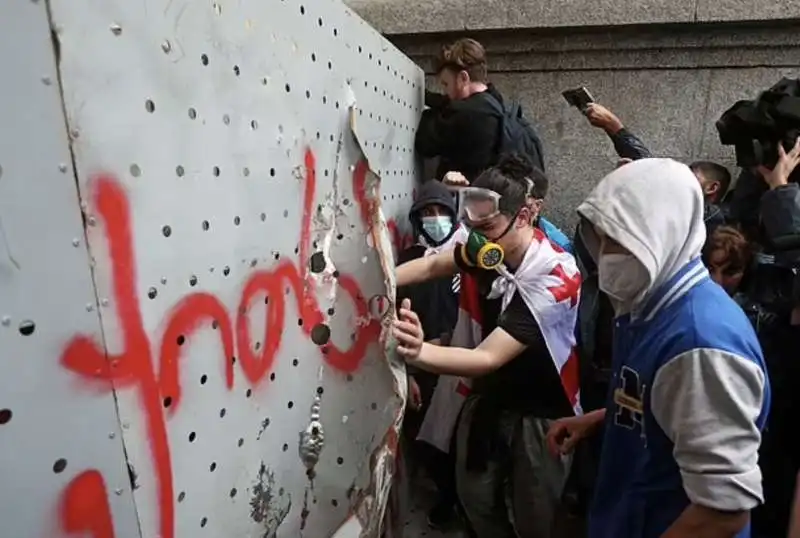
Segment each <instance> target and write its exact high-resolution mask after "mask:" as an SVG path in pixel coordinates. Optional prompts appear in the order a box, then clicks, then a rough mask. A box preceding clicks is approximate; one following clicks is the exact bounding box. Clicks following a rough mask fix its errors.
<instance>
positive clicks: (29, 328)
mask: <svg viewBox="0 0 800 538" xmlns="http://www.w3.org/2000/svg"><path fill="white" fill-rule="evenodd" d="M35 330H36V324H35V323H34V322H33V321H31V320H25V321H23V322H22V323H20V324H19V333H20V334H21V335H22V336H30V335H32V334H33V333H34V331H35Z"/></svg>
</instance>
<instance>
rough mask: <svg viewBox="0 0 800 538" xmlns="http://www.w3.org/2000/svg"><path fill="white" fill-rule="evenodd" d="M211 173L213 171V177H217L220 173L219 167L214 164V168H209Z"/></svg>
mask: <svg viewBox="0 0 800 538" xmlns="http://www.w3.org/2000/svg"><path fill="white" fill-rule="evenodd" d="M211 173H213V174H214V177H219V175H220V173H221V171H220V169H219V166H215V167H214V168H212V169H211Z"/></svg>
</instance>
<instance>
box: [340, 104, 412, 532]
mask: <svg viewBox="0 0 800 538" xmlns="http://www.w3.org/2000/svg"><path fill="white" fill-rule="evenodd" d="M349 112H350V130H351V132H352V134H353V139H354V140H355V142H356V146H357V148H358V149H359V152H360V154H361V159H363V161H364V162H365V163H366V165H367V177H366V189H365V191H366V196H367V199H369V200H370V201H371V202H374V203H373V204H370V207H369V212H368V218H369V221H370V222H369V223H368V234H369V237H370V238H371V239H372V245H373V248H375V249H376V251H377V254H378V260H379V262H380V265H381V269H382V272H383V279H384V287H385V291H386V297H387V298H388V299H389V303H390V308H389V311H388V312H387V314H386V315H385V316H383V318H382V319H381V334H380V342H381V345H382V349H383V354H384V357H385V359H386V362H387V364H388V366H389V370H390V372H391V373H392V376H393V378H394V383H393V387H394V393H395V395H397V396H399V397H400V405H399V406H398V409H397V413H396V414H395V416H394V420H393V422H392V424H391V426H390V427H389V429H388V430H387V431H386V432H385V434H384V435H383V438H382V439H381V442H380V443H379V444H378V447H377V448H376V449H375V450H374V451H373V453H372V454H371V456H370V462H369V468H370V481H369V485H368V486H367V487H366V488H365V489H363V490H360V491H355V492H353V496H352V498H351V511H350V514H351V515H350V517H348V519H347V520H346V521H345V522H344V523H343V524H342V526H341V527H340V528H339V530H337V531H336V532H335V533H334V535H333V536H335V537H339V538H345V537H348V538H349V537H351V536H355V535H354V534H353V532H354V531H356V528H354V523H355V521H353V520H354V519H356V520H357V522H358V525H357V527H358V530H357V532H358V533H359V534H358V535H359V536H360V537H361V538H374V537H376V536H379V535H380V531H381V528H382V525H383V521H384V515H385V512H386V507H387V504H388V501H389V493H390V491H391V486H392V478H393V477H394V474H395V460H396V455H397V449H398V439H399V436H400V428H401V425H402V421H403V413H404V411H405V403H406V397H407V392H408V387H407V377H406V370H405V363H403V362H402V361H401V360H400V359H399V358H398V357H397V355H396V354H395V353H394V348H395V347H394V346H395V344H394V342H393V341H392V339H391V323H392V321H393V319H394V314H393V312H394V310H395V309H394V304H395V301H396V282H395V275H394V266H393V264H394V255H393V253H392V243H391V238H390V234H389V228H388V226H387V224H386V219H385V217H384V215H383V211H382V210H381V206H380V200H381V198H380V195H379V189H380V180H381V178H380V176H379V175H378V174H377V173H375V171H374V169H373V167H372V165H371V163H370V161H369V159H368V157H367V153H366V152H365V151H364V146H363V145H362V143H361V141H360V139H359V136H358V128H357V125H356V117H357V108H356V106H355V103H353V102H351V103H350V108H349Z"/></svg>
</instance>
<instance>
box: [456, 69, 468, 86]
mask: <svg viewBox="0 0 800 538" xmlns="http://www.w3.org/2000/svg"><path fill="white" fill-rule="evenodd" d="M456 79H457V80H458V82H460V83H461V84H465V85H466V84H469V83H470V82H471V81H470V78H469V73H467V72H466V70H463V69H462V70H461V71H459V72H458V75H456Z"/></svg>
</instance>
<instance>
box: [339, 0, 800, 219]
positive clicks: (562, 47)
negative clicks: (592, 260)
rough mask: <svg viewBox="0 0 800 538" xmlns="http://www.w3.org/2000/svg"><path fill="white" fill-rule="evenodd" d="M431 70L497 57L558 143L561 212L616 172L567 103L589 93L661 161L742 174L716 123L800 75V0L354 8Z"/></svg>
mask: <svg viewBox="0 0 800 538" xmlns="http://www.w3.org/2000/svg"><path fill="white" fill-rule="evenodd" d="M349 4H350V5H351V7H353V8H354V9H356V10H357V11H358V12H359V13H360V14H361V15H362V16H364V17H365V18H366V19H367V20H368V21H369V22H370V23H371V24H373V25H374V26H375V27H377V28H378V29H379V30H381V31H382V32H384V33H385V34H387V35H388V36H389V38H390V39H391V40H392V41H393V42H394V43H395V44H396V45H398V46H399V47H400V48H401V50H403V51H404V52H406V54H408V55H409V56H411V57H412V58H413V59H415V60H416V61H417V62H418V63H420V65H422V66H423V68H425V69H426V71H428V72H430V57H431V55H432V54H434V53H435V52H436V51H437V50H438V48H439V47H440V46H441V45H442V44H443V43H446V42H449V41H451V40H453V39H455V38H457V37H460V36H464V35H469V36H471V37H475V38H477V39H479V40H480V41H481V42H482V43H483V44H484V45H485V46H486V48H487V51H488V53H489V56H490V70H491V79H492V81H493V82H494V83H495V84H496V85H497V86H498V87H499V88H500V90H501V91H502V92H503V93H504V94H505V95H506V96H507V97H511V98H513V99H517V100H520V101H521V102H522V103H523V105H524V107H525V110H526V114H527V116H528V117H529V118H530V119H531V120H532V121H533V122H534V123H535V124H536V125H537V127H538V129H539V131H540V134H541V136H542V138H543V140H544V143H545V146H546V153H547V155H546V157H547V167H548V173H549V175H550V176H551V180H552V183H553V187H552V190H551V195H550V201H549V207H550V209H549V213H550V215H551V216H552V217H554V219H555V220H556V221H557V222H559V223H560V224H562V225H564V226H567V227H570V226H572V224H573V223H574V221H575V219H574V208H575V206H576V205H577V204H578V203H579V202H580V200H581V199H582V197H583V196H584V195H585V194H586V193H587V192H588V190H589V189H590V188H591V187H592V185H593V184H594V183H595V182H596V181H597V180H598V179H600V178H601V177H602V176H603V175H604V174H605V173H606V172H608V171H609V170H610V169H612V168H613V166H614V164H615V153H614V150H613V147H612V146H611V143H610V142H609V140H608V139H607V138H606V137H605V135H604V134H603V133H602V132H599V131H597V130H595V129H593V128H592V127H591V126H589V125H588V123H587V122H586V121H585V119H584V118H583V117H582V116H581V115H580V114H579V113H578V112H577V111H575V110H574V109H571V108H570V107H568V106H567V105H566V103H565V102H564V101H563V99H562V97H561V92H562V91H563V90H565V89H568V88H571V87H575V86H579V85H586V86H587V87H588V88H589V89H590V91H591V92H592V94H593V95H594V96H595V99H597V100H598V101H599V102H601V103H603V104H605V105H607V106H609V107H610V108H611V109H612V110H614V111H615V112H616V113H617V114H618V115H619V116H620V117H621V118H622V120H623V122H624V123H625V124H626V126H627V127H628V128H630V129H632V130H633V131H635V132H636V133H637V134H639V135H640V136H641V137H642V138H643V139H644V140H645V142H646V143H647V144H648V145H649V146H650V147H651V149H652V150H653V151H654V152H656V153H657V154H659V155H664V156H670V157H674V158H676V159H680V160H683V161H687V162H688V161H691V160H694V159H701V158H702V159H713V160H719V161H721V162H724V163H725V164H727V165H730V166H731V168H733V160H734V158H733V151H732V150H731V149H730V148H726V147H722V146H721V145H720V144H719V141H718V138H717V133H716V129H715V127H714V122H715V121H716V120H717V119H718V118H719V116H720V114H721V113H722V112H723V111H724V110H725V109H726V108H728V107H729V106H731V105H732V104H733V103H734V102H736V101H737V100H740V99H749V98H753V97H755V96H756V95H757V94H758V93H759V91H761V90H763V89H765V88H766V87H768V86H770V85H772V84H773V83H775V82H776V81H777V80H779V79H780V78H781V77H782V76H791V77H798V76H800V34H798V32H797V29H798V27H799V26H800V1H797V0H793V1H789V0H786V1H782V2H766V1H756V2H745V1H741V0H675V1H672V2H666V1H661V0H659V1H656V0H645V1H641V2H621V1H618V0H602V1H599V2H592V3H589V2H585V1H583V0H559V1H557V0H542V1H538V2H533V1H530V0H517V1H515V0H484V1H479V0H444V1H440V2H436V3H424V4H423V3H418V4H417V3H407V2H401V1H398V0H350V1H349Z"/></svg>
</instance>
